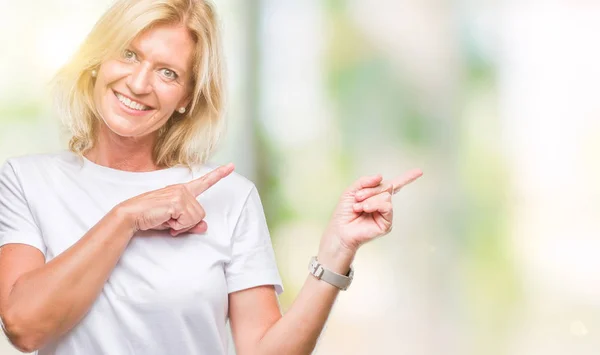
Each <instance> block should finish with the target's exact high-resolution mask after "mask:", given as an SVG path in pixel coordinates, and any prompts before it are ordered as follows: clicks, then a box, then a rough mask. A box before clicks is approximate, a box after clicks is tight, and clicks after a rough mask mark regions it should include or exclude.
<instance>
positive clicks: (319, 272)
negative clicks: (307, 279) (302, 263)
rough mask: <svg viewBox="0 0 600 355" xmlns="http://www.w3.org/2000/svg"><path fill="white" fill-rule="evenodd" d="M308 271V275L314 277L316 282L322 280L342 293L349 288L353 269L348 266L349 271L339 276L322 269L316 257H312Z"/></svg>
mask: <svg viewBox="0 0 600 355" xmlns="http://www.w3.org/2000/svg"><path fill="white" fill-rule="evenodd" d="M308 271H310V273H311V274H312V275H313V276H314V277H316V278H317V280H323V281H325V282H327V283H329V284H332V285H333V286H335V287H337V288H339V289H340V290H342V291H346V290H347V289H348V287H350V284H351V283H352V279H353V278H354V267H353V266H352V265H350V271H348V273H347V274H346V275H340V274H338V273H335V272H333V271H331V270H328V269H326V268H324V267H323V265H321V264H319V261H318V260H317V257H316V256H313V257H312V258H311V259H310V263H309V264H308Z"/></svg>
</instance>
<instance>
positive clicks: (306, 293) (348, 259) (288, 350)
mask: <svg viewBox="0 0 600 355" xmlns="http://www.w3.org/2000/svg"><path fill="white" fill-rule="evenodd" d="M353 258H354V256H353V254H352V255H346V254H342V253H339V252H338V251H335V252H333V253H325V252H321V253H319V255H318V259H319V262H321V263H322V264H323V265H324V266H325V267H327V268H328V269H330V270H332V271H335V272H337V273H339V274H346V273H347V272H348V270H349V269H350V264H351V263H352V260H353ZM339 292H340V291H339V289H338V288H337V287H335V286H332V285H330V284H328V283H327V282H325V281H322V280H317V279H316V278H315V277H313V276H312V275H308V277H307V279H306V281H305V282H304V286H303V287H302V289H301V290H300V293H299V294H298V296H297V298H296V300H295V301H294V303H293V304H292V306H291V307H290V309H289V310H288V311H287V312H286V313H285V314H284V315H283V317H281V319H279V321H277V322H276V323H275V324H274V325H273V326H272V327H271V328H270V329H269V330H268V331H267V333H266V334H265V335H264V336H263V337H262V339H261V341H260V343H259V346H258V351H257V354H258V355H271V354H290V355H296V354H298V355H300V354H311V353H312V351H313V350H314V348H315V346H316V344H317V340H318V339H319V335H320V334H321V332H322V331H323V327H324V326H325V323H326V321H327V318H328V317H329V314H330V313H331V309H332V307H333V304H334V303H335V300H336V298H337V295H338V294H339Z"/></svg>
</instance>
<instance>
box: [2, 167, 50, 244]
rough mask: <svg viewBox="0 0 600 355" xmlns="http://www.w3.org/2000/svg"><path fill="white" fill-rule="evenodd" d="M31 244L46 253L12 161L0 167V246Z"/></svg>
mask: <svg viewBox="0 0 600 355" xmlns="http://www.w3.org/2000/svg"><path fill="white" fill-rule="evenodd" d="M11 243H19V244H27V245H31V246H33V247H35V248H37V249H39V250H40V251H41V252H42V253H43V254H44V255H45V254H46V245H45V244H44V241H43V239H42V236H41V233H40V230H39V228H38V226H37V224H36V223H35V221H34V219H33V216H32V214H31V210H30V209H29V204H28V203H27V200H26V198H25V193H24V192H23V186H22V185H21V182H20V180H19V178H18V176H17V173H16V171H15V168H14V166H13V165H12V164H11V162H10V161H9V162H6V163H5V164H4V165H3V166H2V168H0V246H3V245H6V244H11Z"/></svg>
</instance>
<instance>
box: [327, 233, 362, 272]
mask: <svg viewBox="0 0 600 355" xmlns="http://www.w3.org/2000/svg"><path fill="white" fill-rule="evenodd" d="M323 241H324V242H323V243H321V247H320V248H319V253H318V254H317V260H318V261H319V263H320V264H321V265H323V266H324V267H326V268H328V269H329V270H331V271H333V272H336V273H338V274H341V275H346V274H347V273H348V271H350V265H352V262H353V261H354V256H355V255H356V251H353V250H351V249H349V248H347V247H346V246H344V245H343V244H342V243H341V242H340V241H339V239H337V238H324V239H323ZM327 241H329V242H327Z"/></svg>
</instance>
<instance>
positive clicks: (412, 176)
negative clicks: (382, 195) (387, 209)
mask: <svg viewBox="0 0 600 355" xmlns="http://www.w3.org/2000/svg"><path fill="white" fill-rule="evenodd" d="M421 175H423V172H422V171H421V169H413V170H410V171H408V172H406V173H405V174H404V175H402V176H400V177H398V178H396V179H394V180H392V186H393V188H392V194H395V193H396V192H398V191H400V189H401V188H403V187H404V186H406V185H408V184H410V183H411V182H413V181H415V180H417V179H418V178H420V177H421Z"/></svg>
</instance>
